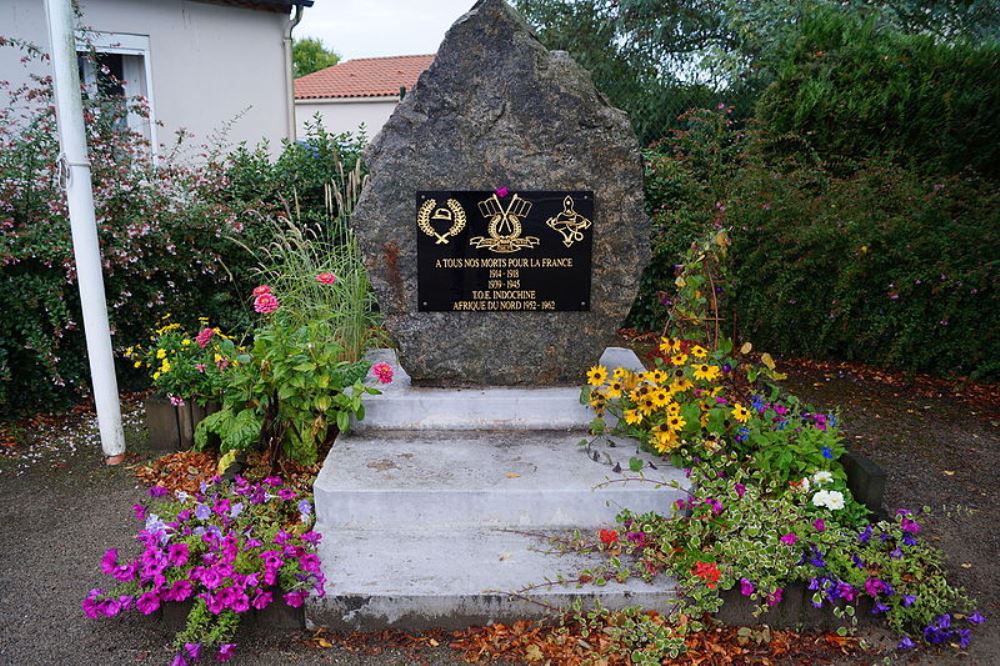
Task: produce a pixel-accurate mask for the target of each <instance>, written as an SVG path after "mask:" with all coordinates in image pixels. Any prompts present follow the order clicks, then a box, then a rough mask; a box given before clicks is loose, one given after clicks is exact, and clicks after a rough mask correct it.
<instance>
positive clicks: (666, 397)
mask: <svg viewBox="0 0 1000 666" xmlns="http://www.w3.org/2000/svg"><path fill="white" fill-rule="evenodd" d="M651 395H652V396H653V402H654V403H656V406H657V407H663V406H664V405H666V404H667V403H668V402H670V394H669V393H667V392H666V391H664V390H663V389H657V390H655V391H653V392H652V394H651Z"/></svg>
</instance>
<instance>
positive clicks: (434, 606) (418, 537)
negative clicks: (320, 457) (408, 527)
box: [308, 526, 674, 631]
mask: <svg viewBox="0 0 1000 666" xmlns="http://www.w3.org/2000/svg"><path fill="white" fill-rule="evenodd" d="M545 534H546V535H549V536H553V535H558V534H559V533H558V532H554V531H546V532H545ZM547 551H549V552H547ZM551 551H552V546H551V544H550V541H548V540H547V539H545V538H544V537H542V536H530V535H526V534H522V533H512V532H505V531H500V530H489V529H473V528H469V527H467V526H460V527H456V528H455V529H454V530H451V531H447V532H441V531H439V532H425V531H383V530H348V531H345V532H343V533H340V534H339V537H338V536H337V533H334V534H331V535H330V540H329V542H327V543H324V544H322V545H321V549H320V557H321V559H322V560H323V568H324V571H326V572H327V573H328V575H329V576H330V582H329V585H328V588H329V592H328V595H327V597H326V598H325V599H312V600H311V602H310V603H311V605H310V607H309V608H308V614H309V617H310V618H311V619H312V620H313V621H314V622H316V623H317V624H321V625H323V626H326V627H329V628H331V629H336V630H340V631H378V630H381V629H385V628H398V629H406V630H421V629H429V628H433V627H441V628H446V629H459V628H462V627H468V626H470V625H483V624H490V623H493V622H510V621H513V620H516V619H524V618H536V617H543V616H544V615H546V614H547V613H551V608H550V607H553V606H554V607H558V608H565V607H567V606H568V605H569V604H570V603H571V602H572V601H574V600H576V599H580V600H581V601H583V602H584V603H587V604H590V603H593V602H594V601H595V600H599V601H600V603H601V604H602V605H604V606H607V607H611V608H622V607H625V606H630V605H643V606H646V607H649V608H663V607H665V605H666V604H668V603H669V601H670V599H671V598H672V597H673V595H674V585H673V582H672V581H671V580H669V579H666V578H664V579H662V580H660V581H657V582H656V583H655V584H647V583H644V582H642V581H641V580H632V581H628V582H627V583H625V584H619V583H617V582H610V583H608V584H607V585H604V586H600V587H599V586H596V585H583V586H580V585H578V584H577V583H576V581H577V580H578V577H579V576H580V574H581V573H582V572H583V571H584V570H585V569H587V568H588V567H592V566H598V565H600V564H601V563H602V562H603V560H604V558H603V557H602V556H599V555H591V556H585V555H579V554H565V555H561V554H558V553H553V552H551ZM560 579H562V580H565V581H566V582H565V583H560V582H559V581H560ZM546 580H548V581H551V582H553V583H555V584H551V585H549V584H546ZM539 584H543V586H542V587H533V586H538V585H539ZM527 588H532V589H527ZM512 593H515V594H514V595H513V596H512Z"/></svg>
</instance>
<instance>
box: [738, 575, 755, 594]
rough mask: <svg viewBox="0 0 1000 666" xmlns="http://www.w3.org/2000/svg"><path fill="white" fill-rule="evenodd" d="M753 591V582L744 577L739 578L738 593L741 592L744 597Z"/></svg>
mask: <svg viewBox="0 0 1000 666" xmlns="http://www.w3.org/2000/svg"><path fill="white" fill-rule="evenodd" d="M753 591H754V586H753V583H751V582H750V581H749V580H748V579H746V578H740V594H742V595H743V596H744V597H749V596H750V595H751V594H753Z"/></svg>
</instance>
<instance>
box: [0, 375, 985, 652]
mask: <svg viewBox="0 0 1000 666" xmlns="http://www.w3.org/2000/svg"><path fill="white" fill-rule="evenodd" d="M789 389H790V390H791V391H792V392H793V393H796V394H798V395H799V396H801V397H803V398H804V399H806V400H807V401H811V402H814V403H816V404H820V405H824V406H830V405H837V404H839V405H841V406H842V416H843V420H844V424H845V429H846V432H847V434H848V436H849V437H850V438H851V440H852V442H853V444H854V445H855V446H856V447H857V448H858V450H860V451H861V452H863V453H864V454H866V455H868V456H869V457H870V458H872V459H873V460H875V461H876V462H878V463H880V464H881V465H883V466H884V467H886V468H887V469H888V470H889V488H888V497H887V500H888V504H889V505H890V507H897V506H907V507H920V506H923V505H928V506H930V507H932V508H933V509H934V510H935V514H934V515H933V516H932V517H931V518H930V519H928V520H927V521H926V523H927V527H928V536H929V538H931V539H932V540H934V541H935V542H937V543H938V544H939V545H940V546H941V547H942V548H943V549H944V550H945V551H946V552H947V553H948V555H949V569H950V570H951V572H952V573H953V575H954V579H955V580H956V581H958V582H959V583H961V584H963V585H965V586H966V588H967V589H968V590H969V592H970V593H971V594H972V595H973V596H975V597H977V598H978V599H979V601H980V608H981V610H982V612H983V613H984V614H985V615H986V616H987V618H988V622H987V624H985V625H983V626H982V627H981V628H980V631H978V632H977V633H976V636H975V640H974V641H973V648H972V650H971V652H970V653H969V654H968V655H965V656H955V655H953V654H951V653H940V652H921V653H918V654H916V655H912V656H909V657H908V660H909V661H910V662H913V663H922V664H959V663H962V664H1000V631H998V630H997V626H998V624H997V623H998V621H1000V563H998V544H1000V532H998V531H997V530H996V529H995V528H994V524H993V521H994V516H996V515H997V510H998V508H1000V506H998V504H1000V501H998V491H1000V487H998V486H1000V476H998V474H997V470H998V469H1000V424H998V423H997V422H995V421H990V420H989V419H987V418H985V417H984V416H983V415H982V414H981V413H976V411H977V410H976V408H975V407H970V406H969V405H964V404H960V403H957V402H954V401H952V400H950V399H947V398H924V397H920V396H918V395H915V394H914V393H913V392H910V391H907V390H905V389H899V388H893V387H889V386H885V385H881V384H877V383H872V382H860V381H857V380H854V379H852V378H851V377H849V376H843V375H837V374H824V373H822V372H818V371H810V370H795V371H793V372H792V377H791V379H790V380H789ZM126 423H127V425H126V432H127V438H128V442H129V448H130V450H131V451H135V452H137V453H138V455H139V456H140V457H148V455H149V454H148V452H146V451H144V450H143V439H144V433H143V431H142V427H141V412H140V411H139V410H138V409H137V408H136V407H134V406H133V407H129V408H128V409H127V413H126ZM94 431H95V428H94V424H93V422H92V419H91V418H89V417H83V416H80V417H71V418H70V419H69V420H53V421H52V422H51V423H48V424H43V425H41V426H39V427H38V428H36V429H35V430H34V431H33V432H30V433H22V434H23V435H24V436H25V439H29V440H32V442H33V443H32V444H31V446H30V447H29V446H27V445H22V446H18V447H16V448H14V450H13V451H14V453H15V454H20V455H7V456H0V526H2V527H0V617H2V618H3V620H2V621H0V666H7V665H11V666H22V665H33V664H38V665H45V666H49V665H53V664H60V665H62V664H65V665H67V666H69V665H73V664H81V665H84V664H85V665H87V666H93V665H95V664H96V665H105V664H107V665H109V666H112V665H118V664H136V663H149V664H164V663H167V662H168V661H169V658H170V653H169V651H168V650H167V646H168V645H169V643H170V639H171V637H170V635H169V634H167V633H166V632H165V631H164V630H163V629H162V628H161V627H160V626H159V625H158V623H157V622H155V621H153V620H151V619H148V618H141V617H138V616H135V615H131V614H130V615H126V616H123V617H120V618H115V619H113V620H104V621H101V622H100V623H98V622H95V621H90V620H87V619H86V618H85V617H84V615H83V613H82V611H81V610H80V600H81V598H82V597H83V595H84V594H86V591H87V589H88V588H89V587H91V586H93V585H95V584H98V583H103V582H104V581H103V580H102V579H103V578H104V576H102V575H101V573H100V570H99V566H98V565H99V562H100V558H101V555H102V554H103V552H104V550H105V549H106V548H108V547H109V546H111V545H123V544H126V543H128V541H129V539H130V538H131V536H132V531H131V530H132V527H133V521H132V517H131V508H130V507H131V505H132V504H133V503H134V502H136V501H138V500H139V499H140V498H142V497H143V496H144V495H143V492H142V489H141V488H140V487H139V485H138V484H137V483H136V481H135V479H134V478H133V477H132V476H131V473H130V472H129V471H128V470H127V469H126V468H125V467H124V466H123V467H117V468H108V467H105V466H104V465H103V464H102V460H101V455H100V448H99V444H98V440H97V437H96V435H95V432H94ZM25 454H26V455H25ZM868 637H869V638H871V639H872V640H873V641H874V642H876V643H877V644H880V645H883V646H884V645H885V644H886V639H885V637H884V636H880V635H877V634H870V635H869V636H868ZM238 640H239V642H240V649H239V651H238V653H237V657H236V658H235V659H234V660H233V661H232V662H230V663H233V664H239V665H251V664H262V665H263V664H278V663H281V664H286V663H287V664H345V665H352V664H373V665H376V666H377V665H389V664H414V663H426V664H434V665H437V664H458V663H464V662H462V661H461V659H460V655H458V654H457V653H454V652H452V651H451V650H448V649H447V648H444V647H440V648H437V649H426V650H422V651H421V652H420V653H419V654H418V656H416V657H415V656H413V655H412V654H409V653H407V652H406V651H405V650H399V649H392V648H386V649H384V650H378V649H377V648H376V650H375V651H378V652H379V654H372V650H371V649H369V650H368V651H366V652H360V653H359V652H352V651H348V650H346V649H344V648H341V647H333V648H329V649H325V650H319V649H315V648H312V647H309V646H307V645H305V644H304V642H303V641H302V639H301V636H297V635H294V634H291V635H285V636H271V637H267V636H256V635H252V634H251V635H244V636H240V637H239V638H238ZM878 659H879V663H881V658H878ZM875 660H876V658H875V657H873V658H872V659H871V660H867V661H865V662H863V663H875ZM855 663H862V662H855Z"/></svg>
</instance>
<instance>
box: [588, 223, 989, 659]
mask: <svg viewBox="0 0 1000 666" xmlns="http://www.w3.org/2000/svg"><path fill="white" fill-rule="evenodd" d="M727 245H728V240H727V237H726V235H725V232H724V231H718V232H716V231H713V232H712V234H711V235H710V236H709V237H707V238H706V239H704V240H703V241H702V242H700V243H696V244H694V245H693V246H692V248H691V250H690V251H689V254H688V261H687V262H686V263H685V264H684V265H683V266H682V267H681V269H680V271H679V274H678V276H677V279H676V282H675V284H676V286H677V288H678V289H677V294H676V295H674V296H673V299H672V303H673V309H672V315H671V320H670V321H669V322H668V328H670V330H671V331H672V332H674V333H675V336H674V337H666V336H664V337H662V338H661V340H660V342H659V346H658V349H657V351H656V352H655V353H654V354H653V355H652V358H653V362H654V367H653V368H652V369H651V370H649V371H648V372H641V373H636V372H632V371H629V370H627V369H624V368H617V369H610V372H609V369H608V368H603V367H599V366H598V367H594V368H591V370H590V372H588V374H587V380H588V386H587V387H586V388H585V389H584V390H583V398H584V399H585V400H587V401H589V403H590V405H591V406H592V407H593V408H594V410H595V412H596V414H597V417H598V418H597V419H596V420H595V422H594V425H593V430H594V433H595V435H600V434H602V433H604V432H605V430H606V429H607V428H609V427H610V428H613V429H614V430H615V431H616V432H618V433H620V434H624V435H628V436H630V437H634V438H635V439H637V440H638V441H639V442H640V445H641V446H643V447H645V448H647V449H648V450H650V451H653V452H656V453H659V454H662V455H669V456H670V457H671V459H672V461H673V463H674V464H675V465H678V466H681V467H683V468H684V470H685V473H686V475H687V476H688V478H689V479H690V482H691V485H690V489H689V490H687V493H688V498H687V499H686V500H678V501H677V502H676V503H675V505H674V506H673V507H672V508H671V512H670V516H663V515H659V514H646V515H636V514H633V513H631V512H629V511H628V510H624V511H622V512H621V514H620V515H619V516H618V523H619V524H618V527H617V529H614V530H612V529H604V530H600V531H599V532H598V534H597V541H596V543H594V544H589V545H592V546H594V547H597V548H598V549H600V550H602V551H603V552H604V553H606V554H607V555H608V560H607V564H606V565H605V566H604V567H602V568H599V569H598V570H595V571H590V572H586V574H585V575H586V576H587V578H588V580H596V581H597V582H602V581H606V580H612V579H617V580H625V579H627V578H629V577H633V576H635V577H642V578H647V579H648V578H652V577H654V576H657V575H661V574H664V573H665V574H669V575H671V576H673V577H675V578H676V579H677V580H678V581H679V583H680V586H681V590H680V591H681V595H680V598H679V600H678V602H677V603H676V604H675V606H674V607H673V608H672V609H671V610H670V612H669V613H668V616H669V618H670V621H671V623H670V627H669V628H668V629H658V630H657V632H658V638H656V639H655V640H653V639H650V640H645V639H641V638H636V639H635V641H634V643H635V645H637V648H636V650H634V651H633V652H632V654H631V659H632V661H633V663H640V664H647V663H648V664H653V663H660V661H661V660H662V659H663V658H665V657H672V656H676V655H677V654H678V653H679V652H680V651H681V650H683V649H684V645H685V643H684V638H685V636H686V635H687V634H688V633H689V632H691V631H698V630H701V629H702V628H703V627H704V624H703V622H702V621H701V619H700V618H701V617H702V616H703V615H704V614H706V613H708V614H714V613H718V612H719V611H720V610H721V609H722V608H723V602H724V600H725V599H726V598H729V599H732V598H733V597H737V595H738V597H742V598H745V599H746V600H747V601H748V602H750V603H752V605H753V614H754V616H755V617H756V616H760V615H761V614H764V613H768V612H769V611H771V609H773V608H777V607H780V606H781V605H782V604H784V603H787V600H786V597H789V596H792V597H793V599H792V601H793V604H794V603H797V604H798V606H796V607H794V608H793V609H791V611H790V612H788V613H785V614H784V617H783V618H782V619H783V620H784V621H785V622H786V623H794V622H795V620H798V619H803V618H805V617H807V614H804V613H803V612H802V608H803V604H802V601H803V595H804V599H805V601H806V603H807V604H808V605H811V606H812V607H814V608H815V609H829V610H830V612H831V613H832V615H833V617H834V624H837V625H839V631H840V632H841V633H846V631H847V630H848V626H854V625H856V623H857V619H858V615H859V614H861V613H864V614H865V615H866V617H871V618H880V619H882V620H884V621H885V622H886V623H887V624H888V626H889V627H890V628H891V629H892V630H893V631H895V632H896V633H897V634H898V635H899V643H898V647H899V649H901V650H906V649H911V648H913V647H915V646H916V644H917V643H918V642H919V641H923V642H925V643H927V644H930V645H941V644H949V645H954V646H955V647H957V648H960V649H962V648H965V647H967V646H968V644H969V642H970V640H971V638H972V630H973V628H974V627H975V626H976V625H978V624H980V623H982V622H983V620H984V618H983V616H982V615H981V614H980V613H979V612H978V611H976V610H975V604H974V602H973V601H971V600H970V599H969V598H968V597H967V596H966V594H965V593H964V591H962V590H961V589H959V588H956V587H954V586H952V585H951V584H949V582H948V580H947V577H946V575H945V571H944V567H943V560H944V556H943V554H942V553H941V552H940V551H939V550H938V549H937V548H935V547H933V546H932V545H930V544H929V543H927V542H926V541H925V540H923V538H922V536H921V532H922V527H921V524H920V522H919V513H914V512H911V511H908V510H905V509H900V510H898V511H896V512H895V514H894V515H893V517H892V519H891V520H872V519H871V518H870V511H869V508H868V507H866V506H865V505H864V504H862V503H860V502H859V501H857V500H856V499H855V497H854V495H853V494H852V492H851V490H850V488H849V486H848V478H847V474H846V472H845V469H844V467H843V465H842V464H841V462H840V460H842V459H843V458H844V455H845V451H846V449H845V447H844V443H843V437H842V435H841V434H840V431H839V427H838V418H837V414H836V413H835V412H827V411H821V410H817V409H815V408H812V407H810V406H808V405H806V404H803V403H802V402H801V401H800V400H798V399H797V398H796V397H795V396H792V395H787V394H784V393H783V392H782V391H781V390H780V389H779V388H778V387H777V385H776V384H775V382H776V381H777V380H780V379H782V378H783V376H782V375H781V374H780V373H779V372H777V370H776V365H775V363H774V361H773V359H771V358H770V356H768V355H767V354H763V355H761V356H760V357H759V359H760V362H755V361H754V359H753V357H751V356H750V353H751V351H752V346H751V345H750V344H749V343H745V344H744V345H742V346H741V347H740V348H739V349H738V350H736V349H735V348H734V345H733V344H732V343H731V342H730V341H729V340H727V339H726V338H725V337H723V336H722V335H721V334H720V327H719V325H718V321H719V319H718V311H719V306H718V302H717V296H718V295H720V294H721V293H722V290H721V289H719V287H718V285H720V284H722V283H724V281H725V271H724V266H725V264H724V261H723V259H724V255H725V248H726V246H727ZM706 292H707V293H706ZM685 333H686V334H687V336H686V337H683V338H682V335H683V334H685ZM631 462H632V465H631V467H632V470H633V471H636V472H638V471H640V469H641V463H640V462H639V461H638V460H637V459H634V460H633V461H631ZM635 463H638V464H635ZM643 478H645V477H643ZM648 480H650V481H654V482H655V477H651V478H650V479H648ZM866 499H872V498H866ZM925 511H926V509H925ZM920 513H923V511H922V512H920ZM807 612H808V608H807ZM739 619H740V620H744V621H745V619H746V618H744V617H739ZM631 626H632V627H633V628H634V631H635V632H637V633H638V634H642V633H643V632H646V633H647V634H648V631H647V630H648V629H649V627H645V628H643V626H644V625H643V624H642V623H636V622H632V625H631Z"/></svg>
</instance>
